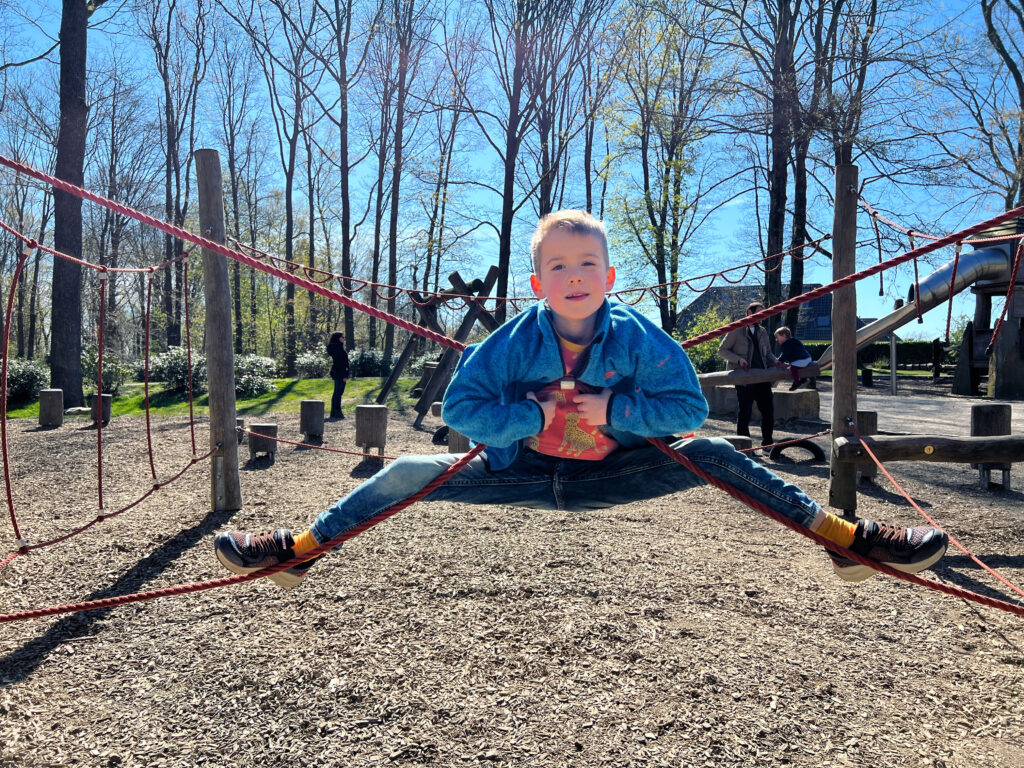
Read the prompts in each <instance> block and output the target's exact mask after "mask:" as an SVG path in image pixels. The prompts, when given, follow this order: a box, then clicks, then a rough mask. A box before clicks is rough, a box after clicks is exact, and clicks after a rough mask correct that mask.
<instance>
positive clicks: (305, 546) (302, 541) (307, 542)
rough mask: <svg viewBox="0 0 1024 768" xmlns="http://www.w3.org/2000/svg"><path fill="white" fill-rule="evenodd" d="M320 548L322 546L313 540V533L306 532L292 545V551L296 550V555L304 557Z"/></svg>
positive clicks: (297, 537) (296, 538)
mask: <svg viewBox="0 0 1024 768" xmlns="http://www.w3.org/2000/svg"><path fill="white" fill-rule="evenodd" d="M319 546H320V544H319V543H318V542H317V540H316V539H314V538H313V532H312V531H310V530H305V531H303V532H302V533H300V534H299V535H298V536H296V537H295V543H294V544H293V545H292V549H294V550H295V554H296V555H304V554H306V553H307V552H309V551H310V550H312V549H316V548H317V547H319Z"/></svg>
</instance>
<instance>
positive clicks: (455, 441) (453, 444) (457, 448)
mask: <svg viewBox="0 0 1024 768" xmlns="http://www.w3.org/2000/svg"><path fill="white" fill-rule="evenodd" d="M467 451H469V438H468V437H466V436H465V435H464V434H462V433H461V432H456V431H455V430H454V429H452V428H451V427H449V428H448V453H466V452H467Z"/></svg>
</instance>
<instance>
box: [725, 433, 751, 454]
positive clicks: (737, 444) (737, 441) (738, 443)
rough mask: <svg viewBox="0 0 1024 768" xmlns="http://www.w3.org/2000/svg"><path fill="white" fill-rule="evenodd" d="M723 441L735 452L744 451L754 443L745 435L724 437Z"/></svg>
mask: <svg viewBox="0 0 1024 768" xmlns="http://www.w3.org/2000/svg"><path fill="white" fill-rule="evenodd" d="M725 439H726V441H727V442H729V443H731V444H732V447H733V448H735V449H736V450H737V451H744V450H747V449H749V448H753V447H754V441H753V440H752V439H751V438H749V437H747V436H746V435H726V436H725Z"/></svg>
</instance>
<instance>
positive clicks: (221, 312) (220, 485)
mask: <svg viewBox="0 0 1024 768" xmlns="http://www.w3.org/2000/svg"><path fill="white" fill-rule="evenodd" d="M200 152H201V153H209V154H207V155H204V157H202V158H200V157H199V153H197V164H196V165H197V170H198V172H199V173H200V183H199V188H200V223H201V226H202V227H203V231H204V232H207V233H210V234H209V236H197V235H194V234H192V233H190V232H188V231H186V230H184V229H181V228H180V227H176V226H174V225H170V224H167V223H166V222H161V221H159V220H157V219H154V218H153V217H150V216H148V215H146V214H142V213H139V212H137V211H133V210H132V209H128V208H126V207H124V206H119V205H118V204H116V203H113V202H112V201H109V200H106V199H105V198H102V197H100V196H98V195H95V194H93V193H89V192H87V191H85V190H82V189H80V188H78V187H74V186H73V185H70V184H67V183H66V182H63V181H61V180H59V179H56V178H53V177H50V176H47V175H46V174H42V173H41V172H38V171H34V170H33V169H28V168H27V167H25V166H23V165H21V164H18V163H15V162H14V161H9V160H7V159H6V158H0V162H2V163H3V164H4V165H8V166H9V167H13V168H15V169H16V170H19V171H21V172H24V173H29V174H30V175H34V176H36V177H37V178H40V179H41V180H43V181H45V182H46V183H49V184H51V185H53V186H54V187H57V188H59V189H62V190H63V191H66V192H70V193H73V194H75V195H77V196H80V197H83V198H85V199H88V200H92V201H94V202H97V203H99V204H101V205H105V206H107V207H114V208H115V209H116V210H118V211H120V212H122V213H125V214H126V215H129V216H132V217H133V218H136V219H138V220H139V221H142V222H144V223H147V224H150V225H152V226H155V227H157V228H159V229H162V230H163V231H165V232H167V233H169V234H171V235H173V236H175V237H179V238H182V239H184V240H188V241H190V242H192V243H194V244H195V245H198V246H201V247H202V248H203V258H204V265H212V267H213V268H212V269H211V271H210V272H208V273H207V280H206V299H207V318H206V322H207V340H208V345H210V344H212V345H214V346H215V347H216V348H218V349H220V350H222V351H224V354H225V355H226V356H227V359H226V361H225V360H220V361H218V364H217V365H216V366H215V365H214V360H213V356H212V355H209V357H208V359H209V360H210V363H209V365H210V369H211V371H212V370H214V369H217V370H220V371H221V372H222V373H223V374H224V375H223V376H221V377H219V378H217V379H215V377H214V376H212V375H211V377H210V398H209V401H210V445H211V450H210V452H209V453H207V454H206V455H205V456H202V457H198V456H197V457H195V458H194V459H193V462H192V463H193V464H194V463H196V462H197V461H201V460H205V459H206V458H211V460H212V465H211V489H212V493H211V498H212V506H213V508H214V509H215V510H237V509H239V508H240V506H241V495H240V490H239V487H238V472H237V452H236V450H235V449H236V448H237V441H236V439H235V437H234V435H235V429H236V423H237V420H236V415H235V411H234V400H233V396H234V386H233V374H232V365H231V364H230V355H231V348H232V347H231V336H230V329H231V325H230V304H229V300H228V298H229V296H230V293H229V291H228V286H227V280H226V276H227V269H226V262H225V261H224V259H223V258H218V257H228V258H232V259H235V260H237V261H239V262H241V263H244V264H247V265H249V266H252V267H254V268H257V269H261V270H262V271H264V272H267V273H269V274H271V275H273V276H275V277H279V278H281V279H285V280H289V281H290V282H293V283H295V284H296V285H297V286H299V287H301V288H303V289H305V290H310V291H313V292H315V293H319V294H321V295H325V296H327V297H329V298H332V299H334V300H336V301H338V302H340V303H343V304H346V305H347V306H351V307H354V308H358V309H360V310H361V311H364V312H367V313H369V314H371V315H374V316H376V317H378V318H380V319H384V320H386V321H387V322H391V323H394V324H395V325H398V326H400V327H403V328H405V329H406V330H410V331H413V332H415V333H418V334H420V335H423V336H425V337H427V338H430V339H432V340H434V341H436V342H438V343H440V344H442V345H444V346H445V347H446V348H447V350H448V351H449V352H451V353H452V359H453V362H452V364H451V367H454V360H457V357H458V355H459V354H460V353H461V352H462V350H463V349H464V348H465V344H464V342H460V341H456V340H453V339H450V338H448V337H447V336H445V335H444V334H442V333H438V332H437V331H436V330H434V329H431V328H429V327H424V326H417V325H415V324H413V323H410V322H408V321H405V320H402V319H401V318H398V317H395V316H392V315H389V314H388V313H386V312H383V311H381V310H379V309H376V308H373V307H370V306H367V305H365V304H362V303H361V302H358V301H356V300H354V299H352V298H351V297H350V296H348V295H345V294H343V293H339V292H336V291H332V290H330V289H327V288H325V287H323V285H321V284H319V283H316V282H313V281H311V280H308V279H306V278H304V277H302V276H301V275H298V274H295V273H293V272H291V271H289V270H285V269H280V268H278V267H275V266H273V265H268V264H266V263H262V262H259V261H258V260H256V259H253V258H251V257H249V256H247V255H246V254H243V253H241V252H239V251H236V250H231V249H229V248H227V247H225V246H224V245H223V210H222V207H221V205H222V201H221V197H220V194H221V193H220V190H221V184H220V181H221V179H220V170H219V160H217V159H216V153H215V152H213V151H211V150H201V151H200ZM204 174H205V175H204ZM836 189H837V194H836V222H835V226H834V232H835V235H834V237H835V240H836V248H835V251H834V259H833V270H834V272H833V276H834V278H835V280H834V281H833V283H831V284H829V285H826V286H822V287H821V288H819V289H815V290H814V291H810V292H808V293H806V294H803V295H802V296H798V297H795V298H793V299H789V300H787V301H784V302H781V303H780V304H778V305H775V306H773V307H771V308H769V309H766V310H763V311H761V312H758V313H755V314H753V315H751V316H750V317H747V318H744V319H742V320H738V321H735V322H733V323H730V324H727V325H725V326H723V327H722V328H718V329H715V330H714V331H710V332H708V333H707V334H703V335H701V336H699V337H696V338H694V339H690V340H688V341H687V342H685V343H684V344H683V346H684V347H689V346H693V345H695V344H699V343H701V342H703V341H706V340H708V339H709V338H715V337H718V336H721V335H724V334H725V333H728V332H729V331H731V330H733V329H735V328H739V327H745V326H747V325H751V324H753V323H756V322H760V321H761V320H762V319H764V318H765V317H767V316H770V315H773V314H777V313H779V312H782V311H785V310H786V309H788V308H790V307H791V306H796V305H798V304H800V303H803V302H805V301H808V300H810V299H811V298H814V297H816V296H817V295H822V294H823V293H826V292H830V291H834V292H835V294H836V299H835V301H834V310H833V327H834V330H835V340H836V343H835V363H836V365H835V368H834V369H835V372H836V376H835V387H834V396H833V419H832V422H833V427H832V432H833V437H834V438H840V437H843V436H847V435H849V434H850V433H851V432H852V431H854V430H855V427H854V425H853V415H854V414H855V412H856V363H855V355H856V346H855V341H856V337H855V334H854V325H853V319H854V317H855V309H856V306H855V293H854V290H853V289H854V285H853V284H854V283H855V282H856V281H857V280H859V279H863V278H864V277H867V276H870V275H873V274H877V273H879V272H881V271H882V270H884V269H887V268H890V267H892V266H895V265H896V264H899V263H903V262H905V261H908V260H910V259H912V258H916V257H917V256H920V255H923V254H924V253H928V252H931V251H933V250H936V249H938V248H941V247H944V246H946V245H950V244H954V243H959V242H962V241H963V240H964V239H965V238H967V237H970V236H971V235H975V234H977V233H978V232H980V231H982V229H983V228H984V227H983V225H978V226H976V227H972V228H968V229H966V230H964V231H962V232H958V233H954V234H953V235H948V236H946V237H944V238H938V239H937V240H936V241H935V242H933V243H930V244H929V245H926V246H921V247H919V248H916V249H911V251H908V252H907V253H905V254H903V255H902V256H899V257H895V258H893V259H890V260H889V261H888V262H885V263H880V264H879V265H877V266H876V267H871V268H869V269H866V270H862V271H861V272H857V273H855V272H854V268H853V264H854V261H853V257H854V250H855V235H856V227H855V218H856V189H857V184H856V169H855V168H853V167H852V166H842V167H840V168H839V169H838V174H837V180H836ZM1020 213H1021V211H1013V212H1009V213H1007V214H1004V215H1001V216H997V217H995V218H993V219H991V220H989V221H988V222H985V223H984V225H987V226H991V225H992V224H997V223H1001V222H1003V221H1005V220H1007V219H1009V218H1011V217H1012V216H1011V214H1012V215H1013V216H1015V215H1019V214H1020ZM218 216H219V218H220V222H219V226H218V224H217V222H216V221H215V219H216V218H217V217H218ZM218 235H219V239H218ZM35 247H38V246H37V245H36V244H34V241H26V254H23V261H24V259H25V258H27V252H28V251H29V250H31V249H32V248H35ZM474 303H475V305H476V306H480V307H482V302H479V301H477V302H474ZM9 311H10V304H9V305H8V312H9ZM473 321H474V322H475V319H474V320H473ZM6 327H8V328H9V327H10V323H9V322H8V323H7V326H6ZM467 333H468V332H467ZM994 335H995V334H994ZM446 354H447V352H446ZM5 360H6V346H5ZM99 367H100V375H102V361H100V366H99ZM442 367H444V366H439V368H442ZM438 372H439V373H443V371H441V370H439V371H438ZM779 373H780V374H781V375H783V376H785V375H787V374H785V373H784V372H782V371H780V372H779ZM435 376H436V374H435ZM215 388H216V390H217V391H216V392H215V391H214V390H215ZM228 393H230V395H229V394H228ZM427 395H428V393H427V392H426V391H425V392H424V397H427ZM851 395H852V396H851ZM228 398H230V400H229V401H228ZM429 399H430V400H431V401H432V400H433V397H432V394H431V395H430V397H429ZM851 404H852V406H853V407H852V408H851ZM429 409H430V406H429V405H428V406H427V407H426V408H424V413H425V412H426V411H428V410H429ZM422 415H423V414H421V416H422ZM99 423H100V422H97V427H98V428H97V433H98V435H99V434H100V433H101V431H100V429H99ZM649 440H650V442H651V443H652V444H654V445H655V446H656V447H658V448H659V449H660V450H662V451H663V452H664V453H665V454H666V455H668V456H670V457H671V458H672V459H673V460H675V461H677V462H679V463H680V464H682V465H684V466H685V467H686V468H687V469H688V470H690V471H691V472H693V473H694V474H695V475H696V476H698V477H700V478H702V479H703V480H705V481H706V482H708V483H710V484H711V485H713V486H715V487H717V488H719V489H721V490H723V491H725V492H727V493H729V494H730V495H732V496H733V497H734V498H737V499H739V500H740V501H742V502H744V503H745V504H747V505H748V506H750V507H752V508H753V509H755V510H757V511H759V512H762V513H763V514H765V515H766V516H768V517H771V518H772V519H773V520H775V521H776V522H779V523H781V524H783V525H785V526H786V527H789V528H791V529H793V530H795V531H797V532H799V533H801V534H802V535H804V536H806V537H807V538H809V539H811V540H812V541H815V542H816V543H818V544H820V545H822V546H825V547H827V548H829V549H832V550H833V551H836V552H838V553H839V554H841V555H842V556H844V557H847V558H849V559H851V560H854V561H855V562H859V563H861V564H864V565H867V566H868V567H872V568H875V569H876V570H878V571H881V572H883V573H887V574H890V575H892V576H895V577H897V578H900V579H903V580H905V581H910V582H911V583H915V584H918V585H920V586H925V587H928V588H930V589H933V590H937V591H941V592H945V593H947V594H951V595H956V596H959V597H963V598H965V599H969V600H973V601H974V602H979V603H982V604H986V605H989V606H992V607H998V608H1000V609H1002V610H1006V611H1009V612H1012V613H1017V614H1019V615H1024V606H1018V605H1013V604H1010V603H1006V602H1005V601H1001V600H997V599H994V598H990V597H987V596H984V595H979V594H977V593H974V592H971V591H969V590H964V589H961V588H959V587H955V586H951V585H947V584H942V583H938V582H935V581H933V580H929V579H925V578H922V577H920V576H916V575H913V574H906V573H902V572H901V571H898V570H896V569H893V568H890V567H888V566H885V565H883V564H881V563H877V562H874V561H871V560H868V559H866V558H864V557H863V556H861V555H859V554H857V553H855V552H852V551H850V550H848V549H845V548H843V547H839V546H838V545H836V544H834V543H833V542H831V541H829V540H828V539H825V538H824V537H821V536H819V535H818V534H816V533H813V532H811V531H809V530H806V529H802V528H800V527H799V526H797V525H796V524H795V523H793V522H792V521H790V520H788V519H787V518H785V517H783V516H781V515H780V514H778V513H775V512H773V511H772V510H770V509H768V508H767V507H765V506H764V505H762V504H760V503H759V502H757V501H755V500H753V499H751V498H749V497H747V496H745V495H743V494H742V493H740V492H738V491H736V489H734V488H732V487H731V486H729V485H728V484H726V483H725V482H724V481H722V480H718V479H715V478H713V477H711V476H709V475H707V474H706V473H705V472H703V471H702V470H700V469H699V468H698V467H697V466H696V465H694V464H693V463H692V462H691V461H689V459H687V458H686V457H685V456H683V455H682V454H679V453H678V452H677V451H675V450H673V449H672V448H671V447H670V446H668V445H666V444H665V443H664V442H663V441H662V440H660V439H658V438H649ZM837 442H838V440H836V441H834V442H833V462H832V488H831V489H830V493H829V503H830V504H831V505H832V506H834V507H837V508H840V509H843V510H844V511H852V510H853V509H855V506H856V494H855V487H853V484H852V483H849V482H847V478H848V477H852V476H853V475H852V474H851V473H850V472H849V471H847V470H848V469H849V468H852V466H853V465H852V463H850V462H845V463H844V462H842V461H839V460H837V459H836V449H835V445H836V443H837ZM485 447H486V446H483V445H476V446H474V447H473V448H472V449H471V450H469V451H468V452H467V453H466V454H465V455H463V456H462V457H461V458H459V459H458V460H457V461H456V462H455V463H454V464H452V465H451V466H450V467H449V469H448V470H446V471H445V472H443V473H442V474H441V475H439V476H438V477H437V478H436V479H435V480H433V481H432V482H431V483H429V484H428V485H426V486H425V487H424V488H422V489H421V490H420V491H419V492H417V493H416V494H414V495H413V496H411V497H409V498H407V499H405V500H403V501H402V502H399V503H397V504H395V505H393V506H392V507H389V508H388V509H385V510H382V511H381V512H380V513H378V514H377V515H375V516H373V517H371V518H369V519H368V520H366V521H364V522H363V523H362V524H360V525H359V526H356V527H355V528H352V529H350V530H348V531H346V532H344V533H343V534H341V535H339V536H338V537H335V538H334V539H331V540H330V541H328V542H324V543H323V544H322V545H320V546H319V547H317V548H315V549H313V550H311V551H310V552H309V553H307V555H306V556H307V557H310V558H312V557H315V556H318V555H319V554H322V553H324V552H327V551H328V550H330V549H333V548H334V547H336V546H338V545H339V544H341V543H342V542H344V541H346V540H348V539H350V538H352V537H354V536H356V535H359V534H360V533H362V532H363V531H365V530H367V529H368V528H370V527H372V526H374V525H376V524H378V523H380V522H382V521H383V520H385V519H387V518H388V517H390V516H392V515H394V514H396V513H397V512H399V511H401V510H403V509H405V508H406V507H408V506H409V505H410V504H413V503H415V502H416V501H418V500H420V499H422V498H423V497H425V496H426V495H428V494H429V493H430V492H431V491H432V490H433V489H434V488H436V487H438V486H439V485H440V484H442V483H444V482H446V481H447V480H448V479H449V478H451V477H452V476H453V475H455V474H456V473H457V472H458V471H459V470H460V469H461V468H462V467H463V466H465V464H466V463H468V462H469V461H470V460H472V459H473V458H474V457H475V456H476V455H478V454H479V453H480V452H481V451H482V450H483V449H484V448H485ZM232 456H233V457H234V461H231V460H230V458H231V457H232ZM993 457H994V458H993ZM972 458H973V460H975V461H979V462H982V461H989V460H995V461H999V460H1001V459H1002V458H1004V457H1003V455H1002V454H998V455H997V454H995V453H992V454H986V453H984V452H981V453H978V454H976V455H974V456H973V457H972ZM5 466H6V442H5ZM190 466H191V465H190ZM179 476H180V473H179ZM8 481H9V478H8ZM156 487H159V483H157V484H156V486H155V488H156ZM101 509H102V502H101ZM121 511H124V510H121ZM13 519H14V517H13V508H12V520H13ZM102 520H103V515H101V516H100V517H99V518H97V520H96V521H94V522H101V521H102ZM90 525H91V524H90ZM24 551H27V547H25V545H24V543H22V549H20V550H19V551H18V552H16V553H15V554H16V555H17V554H23V553H24ZM9 561H10V558H8V559H7V560H5V561H2V562H0V565H2V564H6V562H9ZM291 565H292V563H291V562H290V561H289V562H284V563H280V564H278V565H275V566H272V567H269V568H266V569H263V570H260V571H256V572H253V573H248V574H243V575H237V576H231V577H225V578H220V579H214V580H211V581H206V582H202V583H198V584H192V585H183V586H179V587H170V588H164V589H158V590H152V591H150V592H145V593H137V594H134V595H123V596H118V597H115V598H110V599H106V600H102V601H93V602H90V603H80V604H74V605H65V606H55V607H52V608H47V609H37V610H33V611H23V612H20V613H17V614H8V615H5V616H0V621H15V620H20V619H24V618H33V617H40V616H47V615H53V614H57V613H70V612H75V611H80V610H90V609H93V608H98V607H104V608H107V607H112V606H114V605H122V604H125V603H128V602H136V601H139V600H149V599H154V598H156V597H163V596H169V595H176V594H184V593H186V592H192V591H199V590H205V589H213V588H216V587H221V586H227V585H229V584H236V583H241V582H245V581H251V580H253V579H256V578H261V577H263V576H267V575H271V574H273V573H276V572H279V571H281V570H284V569H286V568H288V567H290V566H291Z"/></svg>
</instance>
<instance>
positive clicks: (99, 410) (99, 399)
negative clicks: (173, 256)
mask: <svg viewBox="0 0 1024 768" xmlns="http://www.w3.org/2000/svg"><path fill="white" fill-rule="evenodd" d="M106 287H107V279H106V278H105V277H101V278H100V318H99V325H98V326H97V329H96V339H97V344H96V399H95V400H94V401H93V404H92V407H93V411H94V413H95V414H96V496H97V498H98V501H99V503H98V505H97V506H98V508H99V509H100V511H101V512H102V510H103V324H104V323H103V321H104V318H105V307H104V305H105V304H106ZM111 400H113V398H111ZM111 410H113V403H111ZM111 415H113V414H111Z"/></svg>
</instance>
